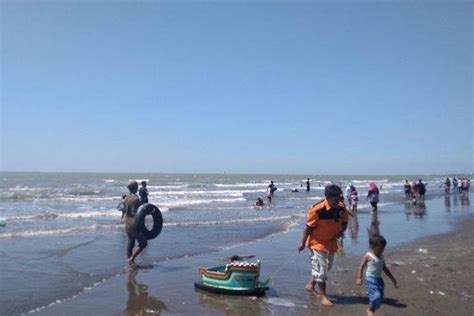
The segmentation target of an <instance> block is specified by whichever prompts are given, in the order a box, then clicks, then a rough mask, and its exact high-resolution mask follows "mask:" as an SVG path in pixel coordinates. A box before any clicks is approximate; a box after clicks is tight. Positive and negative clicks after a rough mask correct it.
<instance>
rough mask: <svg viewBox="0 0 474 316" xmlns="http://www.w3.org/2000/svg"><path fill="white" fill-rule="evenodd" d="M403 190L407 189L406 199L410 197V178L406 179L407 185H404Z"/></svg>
mask: <svg viewBox="0 0 474 316" xmlns="http://www.w3.org/2000/svg"><path fill="white" fill-rule="evenodd" d="M403 190H404V191H405V199H410V198H411V197H412V195H411V185H410V183H408V180H405V185H404V186H403Z"/></svg>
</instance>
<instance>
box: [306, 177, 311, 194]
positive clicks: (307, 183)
mask: <svg viewBox="0 0 474 316" xmlns="http://www.w3.org/2000/svg"><path fill="white" fill-rule="evenodd" d="M310 187H311V184H310V182H309V178H308V180H306V192H309V190H310V189H311V188H310Z"/></svg>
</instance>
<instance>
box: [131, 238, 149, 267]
mask: <svg viewBox="0 0 474 316" xmlns="http://www.w3.org/2000/svg"><path fill="white" fill-rule="evenodd" d="M135 238H136V239H137V241H138V248H137V249H136V250H135V252H134V253H133V255H132V257H131V258H130V259H129V261H130V262H131V263H135V258H136V257H137V256H138V255H139V254H140V253H141V252H142V251H143V249H145V248H146V246H147V245H148V241H147V239H146V237H145V236H142V235H141V234H140V233H138V234H137V233H135Z"/></svg>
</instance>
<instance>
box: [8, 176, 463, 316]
mask: <svg viewBox="0 0 474 316" xmlns="http://www.w3.org/2000/svg"><path fill="white" fill-rule="evenodd" d="M131 178H133V179H137V180H141V179H146V180H148V181H149V191H150V202H151V203H154V204H157V205H158V206H159V207H160V209H161V210H162V211H163V217H164V222H165V226H164V229H163V232H162V234H161V235H160V236H159V237H158V238H157V239H156V240H154V241H151V242H150V246H149V247H148V248H147V249H146V251H145V252H144V253H143V255H141V256H140V262H142V263H143V264H145V265H150V266H153V265H157V264H159V263H160V262H164V261H168V260H178V261H179V258H187V257H189V256H193V255H197V254H207V253H209V254H211V253H215V255H216V256H217V255H218V254H217V252H219V251H231V250H232V249H233V248H235V247H238V245H240V244H242V243H246V242H251V241H255V240H258V239H262V238H265V237H267V236H269V235H272V234H278V233H283V232H287V231H288V230H289V229H291V227H294V226H295V225H301V223H304V217H305V215H306V211H307V209H308V207H309V206H311V205H312V204H313V203H315V202H317V201H318V200H319V199H320V198H321V197H322V195H323V185H324V183H326V181H329V180H333V181H335V182H337V183H342V184H343V185H344V186H345V185H346V184H347V183H348V181H353V182H354V184H355V185H356V187H357V188H358V190H359V195H360V196H361V197H363V196H364V195H365V187H366V185H367V182H368V181H369V180H377V183H378V184H379V185H382V186H383V188H382V195H381V200H382V203H381V207H380V214H384V215H383V217H384V220H383V221H381V224H380V229H381V230H383V232H384V234H385V235H387V239H389V240H391V241H393V242H395V243H397V242H404V241H407V240H410V239H412V238H416V237H418V236H421V235H423V234H434V233H439V232H444V231H447V230H449V229H450V221H451V220H453V219H454V218H456V217H457V216H458V215H460V214H461V213H462V210H463V207H468V206H467V203H469V200H468V199H467V201H466V199H460V198H459V196H458V195H457V194H454V195H453V196H451V197H449V198H448V199H446V200H444V203H445V204H446V205H448V204H450V205H451V206H452V208H453V212H452V214H449V213H446V212H441V213H439V214H438V213H429V212H428V211H425V210H423V209H417V208H414V207H413V206H411V204H405V203H404V197H403V193H402V184H403V179H404V177H402V176H397V177H378V178H377V177H375V179H373V178H374V177H363V176H360V177H351V176H334V177H331V176H319V177H318V176H311V178H312V181H313V182H312V185H313V189H312V191H311V192H309V193H307V192H305V190H304V189H305V188H301V187H300V185H301V184H302V183H304V181H305V180H306V177H303V176H255V175H238V176H237V175H156V174H155V175H126V174H60V173H54V174H49V173H38V174H34V173H1V174H0V179H1V181H0V189H1V191H0V218H1V219H2V220H3V221H4V222H5V223H6V226H5V227H0V251H1V254H2V256H1V259H0V264H1V265H2V267H3V273H2V274H0V284H1V286H2V297H1V298H0V305H1V306H2V307H1V308H2V311H3V312H5V313H8V314H9V313H14V312H16V313H18V312H26V311H28V310H32V309H35V308H37V307H39V306H44V305H47V304H50V303H52V302H55V301H57V300H61V299H63V298H67V297H71V296H74V295H76V294H78V293H81V292H82V291H84V289H90V288H94V287H97V286H99V285H100V284H104V283H107V282H109V280H112V279H113V278H114V276H117V275H120V274H122V273H123V267H124V262H125V249H124V248H125V244H126V236H125V234H124V233H123V228H122V225H121V224H120V212H118V211H117V210H116V205H117V204H118V203H119V201H120V196H121V194H123V193H125V186H126V184H127V182H128V180H129V179H131ZM416 178H418V177H416ZM443 179H444V177H442V176H439V177H427V178H426V181H427V182H428V190H429V191H428V195H431V196H437V195H439V194H441V193H442V192H441V189H440V188H439V186H440V184H441V182H442V181H443ZM269 180H274V181H275V184H276V185H277V187H278V188H279V190H278V191H277V192H276V196H275V199H274V203H273V204H272V205H271V206H265V207H263V208H256V207H254V206H253V204H254V201H255V199H256V198H257V197H258V196H261V197H264V195H265V189H266V186H267V185H268V182H269ZM319 184H321V186H319ZM295 187H297V188H298V189H299V190H301V191H302V192H299V193H291V190H292V189H293V188H295ZM361 200H363V198H361ZM451 206H450V207H451ZM429 207H430V201H427V208H428V209H429ZM369 222H370V215H369V212H368V208H367V204H366V203H364V202H361V203H360V205H359V212H358V215H357V223H356V221H355V220H354V219H352V220H351V225H350V228H352V230H350V231H351V232H350V233H349V232H348V234H347V238H346V239H345V247H346V251H347V252H349V253H358V252H360V251H363V249H365V248H366V243H365V239H366V235H367V233H366V229H367V227H369ZM357 226H358V227H359V229H358V231H357V229H356V227H357Z"/></svg>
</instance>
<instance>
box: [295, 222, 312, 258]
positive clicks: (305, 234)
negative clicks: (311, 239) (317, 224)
mask: <svg viewBox="0 0 474 316" xmlns="http://www.w3.org/2000/svg"><path fill="white" fill-rule="evenodd" d="M313 229H314V228H313V227H309V226H308V225H306V228H305V229H304V232H303V237H302V238H301V241H300V244H299V246H298V251H300V252H301V251H302V250H303V249H304V248H305V247H306V241H307V240H308V236H309V234H311V231H312V230H313Z"/></svg>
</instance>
